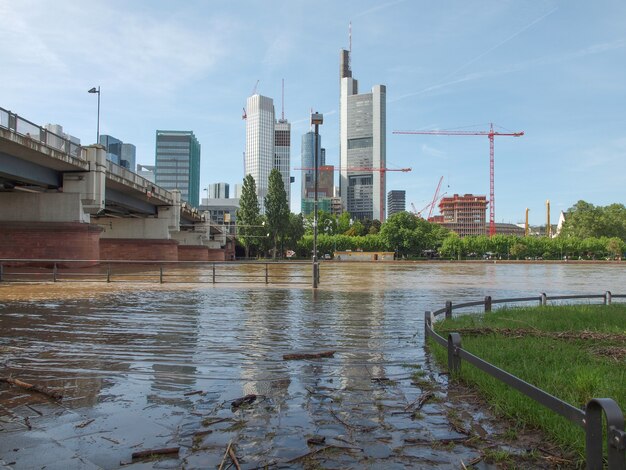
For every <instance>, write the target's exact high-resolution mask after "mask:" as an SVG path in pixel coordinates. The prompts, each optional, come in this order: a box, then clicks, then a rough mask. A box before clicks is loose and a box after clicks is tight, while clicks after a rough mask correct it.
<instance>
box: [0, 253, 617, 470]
mask: <svg viewBox="0 0 626 470" xmlns="http://www.w3.org/2000/svg"><path fill="white" fill-rule="evenodd" d="M294 269H295V270H296V271H294V272H295V273H296V274H297V270H298V269H301V268H300V267H298V268H294ZM296 274H294V275H296ZM546 274H547V275H548V276H546ZM542 276H543V277H542ZM624 281H626V273H625V272H624V270H623V269H622V268H621V267H618V269H611V268H606V267H587V266H583V267H576V266H563V267H560V266H554V267H547V268H546V267H545V266H536V267H535V268H533V267H532V266H528V265H524V266H512V267H511V266H508V267H507V266H493V265H480V266H462V265H461V266H459V265H456V266H455V265H439V266H438V265H425V266H417V267H416V266H412V265H409V266H397V265H388V266H385V267H373V266H372V265H369V264H368V265H365V266H354V265H345V266H338V265H330V264H329V265H326V266H324V267H323V270H322V285H321V288H320V290H319V291H318V292H315V293H314V292H312V290H311V289H308V288H302V287H298V288H290V287H287V286H285V287H274V288H267V287H265V286H256V287H255V286H246V287H238V288H225V287H212V286H194V285H180V286H177V287H176V288H175V289H173V288H171V287H168V286H154V285H151V286H145V285H142V286H130V285H128V284H124V285H122V284H120V285H96V284H86V283H85V284H84V283H77V284H61V283H57V284H48V285H43V286H42V285H17V284H16V285H8V286H7V285H0V331H1V333H0V376H5V377H6V376H13V377H15V378H19V379H21V380H24V381H26V382H30V383H36V384H41V385H45V386H47V387H50V388H53V389H55V390H58V391H61V392H62V393H63V395H64V398H63V399H62V400H61V401H55V400H52V399H50V398H48V397H46V396H44V395H42V394H38V393H33V392H29V391H25V390H23V389H21V388H18V387H15V386H11V385H9V384H6V383H0V468H11V469H26V468H28V469H32V468H47V469H71V468H77V469H91V468H94V469H96V468H104V469H113V468H120V467H124V468H132V469H143V468H189V469H191V468H198V469H199V468H218V467H219V466H220V464H221V463H222V462H224V463H223V468H226V467H228V466H230V465H232V460H233V459H232V457H230V456H225V454H226V451H227V449H228V448H229V444H230V448H231V450H232V452H231V454H232V455H233V456H235V457H236V459H237V461H238V464H239V465H240V466H241V468H247V469H251V468H266V467H269V468H385V469H386V468H463V466H466V467H467V468H483V469H484V468H496V466H495V464H492V465H493V466H492V465H490V464H488V463H487V462H488V461H491V462H494V461H495V460H494V459H493V458H490V457H489V455H495V454H496V453H498V452H500V454H499V455H502V453H508V454H519V456H518V457H517V460H516V462H517V463H516V466H517V467H518V468H519V467H522V468H524V467H526V468H537V467H550V465H551V463H553V461H552V462H551V461H550V460H549V459H545V458H541V455H540V456H539V457H536V455H537V449H538V448H543V449H545V450H547V451H550V452H552V451H553V449H550V448H549V447H546V446H547V444H545V442H544V443H542V442H541V436H533V435H521V434H520V433H518V434H517V439H516V440H514V441H511V440H510V439H507V436H508V437H509V438H510V436H512V435H514V433H511V429H510V428H511V424H510V423H505V422H501V421H499V420H497V419H494V418H493V417H492V416H491V415H489V413H487V412H486V411H485V408H484V406H482V405H480V404H477V403H476V401H475V400H474V398H473V397H472V395H471V394H470V393H468V392H467V391H464V390H459V388H458V387H457V386H448V384H447V376H446V375H445V374H442V373H441V371H440V370H439V369H437V368H436V367H435V366H433V365H432V364H431V363H430V360H429V356H428V354H427V353H426V351H425V349H424V344H423V333H422V330H423V323H422V318H423V311H424V310H426V309H435V308H438V307H440V306H441V305H442V304H443V302H444V301H445V300H447V299H453V300H455V301H460V300H461V299H469V298H471V299H472V300H474V299H477V298H478V299H479V298H481V297H482V296H484V295H486V294H491V295H493V296H494V297H505V296H513V295H519V296H523V295H536V294H537V293H538V292H542V291H546V292H549V293H550V294H562V293H573V292H575V293H581V292H589V293H602V292H604V291H605V290H613V291H615V292H618V291H619V287H620V286H623V285H625V282H624ZM546 284H548V287H546ZM328 350H334V351H335V354H334V356H333V357H324V358H316V359H303V360H289V361H285V360H283V355H284V354H289V353H294V352H303V351H308V352H319V351H328ZM246 395H253V396H254V400H253V401H252V398H250V401H251V403H248V404H245V405H243V406H240V407H232V406H231V403H232V401H233V400H235V399H237V398H240V397H243V396H246ZM172 447H179V450H178V452H177V453H175V454H171V455H166V456H161V457H149V458H147V459H135V460H133V459H132V454H133V452H138V451H142V450H146V449H162V448H172ZM528 449H533V450H535V453H534V455H535V457H534V458H531V457H532V456H530V455H528V452H527V451H528ZM539 454H541V452H539ZM545 455H549V454H545ZM565 467H567V465H565Z"/></svg>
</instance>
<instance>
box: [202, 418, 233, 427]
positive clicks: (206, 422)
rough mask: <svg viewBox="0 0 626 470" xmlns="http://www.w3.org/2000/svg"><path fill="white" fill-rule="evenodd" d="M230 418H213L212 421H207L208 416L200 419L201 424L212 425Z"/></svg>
mask: <svg viewBox="0 0 626 470" xmlns="http://www.w3.org/2000/svg"><path fill="white" fill-rule="evenodd" d="M230 420H231V418H218V419H215V420H213V421H209V418H206V419H205V420H203V421H202V425H203V426H213V425H214V424H217V423H222V422H224V421H230Z"/></svg>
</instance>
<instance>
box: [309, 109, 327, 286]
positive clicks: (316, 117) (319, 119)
mask: <svg viewBox="0 0 626 470" xmlns="http://www.w3.org/2000/svg"><path fill="white" fill-rule="evenodd" d="M323 123H324V116H323V115H322V114H320V113H311V124H312V125H313V126H315V142H314V144H313V145H314V146H315V151H314V153H313V154H314V155H315V157H314V161H313V169H314V172H315V173H314V176H313V181H315V185H314V190H315V197H314V199H313V289H317V283H318V278H319V272H318V270H319V266H318V264H317V175H318V166H319V163H318V155H317V153H318V149H317V147H318V144H317V143H318V142H319V130H320V125H321V124H323Z"/></svg>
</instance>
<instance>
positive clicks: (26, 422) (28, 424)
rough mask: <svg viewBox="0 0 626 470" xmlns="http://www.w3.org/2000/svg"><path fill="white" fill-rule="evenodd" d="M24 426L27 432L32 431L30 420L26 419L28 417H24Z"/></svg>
mask: <svg viewBox="0 0 626 470" xmlns="http://www.w3.org/2000/svg"><path fill="white" fill-rule="evenodd" d="M24 424H25V425H26V427H27V428H28V430H29V431H30V430H31V429H33V427H32V426H31V424H30V419H28V416H24Z"/></svg>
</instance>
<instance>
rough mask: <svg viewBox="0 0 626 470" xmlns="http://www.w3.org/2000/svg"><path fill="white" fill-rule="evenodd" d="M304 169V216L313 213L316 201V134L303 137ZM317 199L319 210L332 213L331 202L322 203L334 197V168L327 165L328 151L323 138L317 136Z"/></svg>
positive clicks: (302, 198) (307, 134) (302, 195)
mask: <svg viewBox="0 0 626 470" xmlns="http://www.w3.org/2000/svg"><path fill="white" fill-rule="evenodd" d="M300 158H301V164H302V168H306V169H305V170H302V182H301V185H302V192H301V195H300V200H301V205H300V208H301V211H302V214H303V215H309V214H310V213H312V212H313V203H314V199H315V170H314V168H315V132H313V131H309V132H307V133H306V134H304V135H303V136H302V147H301V152H300ZM317 166H318V168H319V171H318V173H317V178H318V180H317V197H318V207H319V210H324V211H326V212H330V201H327V202H324V204H322V203H321V200H322V199H325V198H331V197H333V195H334V184H335V182H334V179H335V175H334V170H335V167H334V166H328V165H326V149H324V148H322V136H321V135H319V134H318V136H317Z"/></svg>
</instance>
